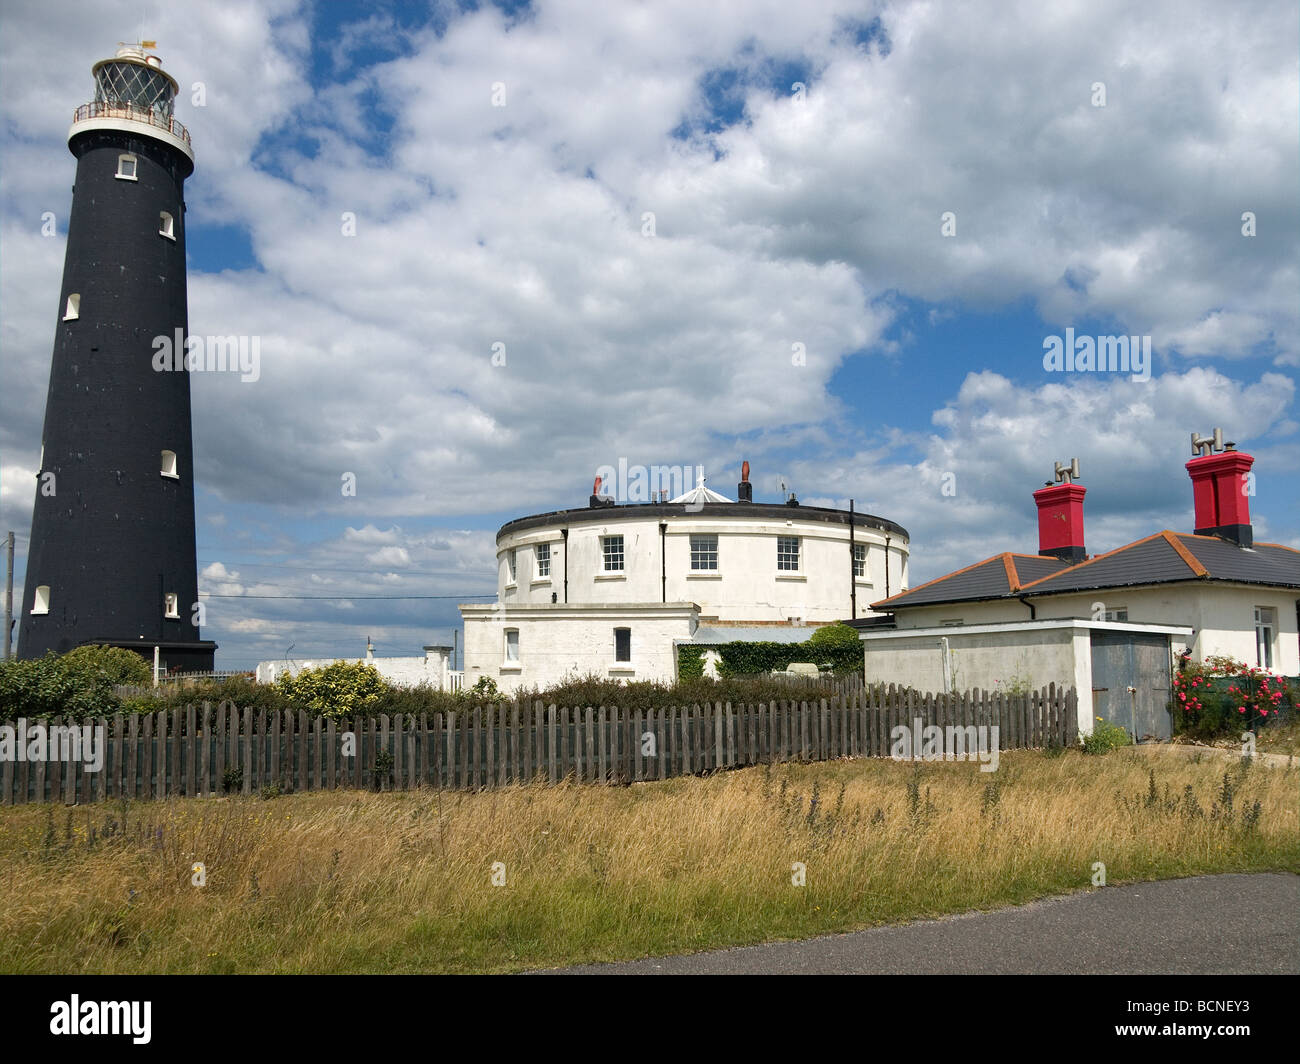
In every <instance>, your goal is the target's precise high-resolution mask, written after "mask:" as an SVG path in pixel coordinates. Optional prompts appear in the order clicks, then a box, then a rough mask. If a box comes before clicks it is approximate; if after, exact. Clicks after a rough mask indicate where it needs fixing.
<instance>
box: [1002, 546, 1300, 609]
mask: <svg viewBox="0 0 1300 1064" xmlns="http://www.w3.org/2000/svg"><path fill="white" fill-rule="evenodd" d="M1175 544H1178V546H1175ZM1179 546H1181V547H1182V551H1180V550H1179ZM1186 580H1216V581H1219V580H1221V581H1227V582H1231V583H1241V584H1265V585H1268V586H1271V587H1300V552H1297V551H1293V550H1289V549H1288V548H1286V547H1279V546H1275V545H1273V544H1269V543H1259V544H1256V545H1255V546H1254V547H1253V548H1246V547H1239V546H1237V545H1236V544H1235V543H1229V542H1228V541H1227V540H1223V539H1219V538H1218V537H1217V536H1194V535H1188V534H1185V533H1178V532H1169V531H1165V532H1159V533H1157V534H1156V535H1154V536H1149V537H1148V538H1146V539H1140V540H1138V541H1137V542H1136V543H1130V544H1128V545H1127V546H1125V547H1120V548H1119V549H1118V550H1113V551H1111V552H1110V553H1108V554H1102V555H1098V556H1097V557H1096V558H1093V559H1092V560H1090V561H1086V562H1081V563H1080V564H1078V565H1075V566H1071V567H1070V568H1069V569H1067V570H1065V571H1064V572H1062V573H1058V574H1056V575H1055V576H1051V577H1048V578H1047V579H1044V580H1039V581H1038V582H1036V583H1034V584H1033V585H1031V586H1030V587H1027V588H1026V590H1025V593H1026V594H1034V595H1047V594H1054V593H1060V592H1064V591H1083V590H1090V589H1092V588H1103V587H1132V586H1133V585H1137V584H1167V583H1175V582H1182V581H1186Z"/></svg>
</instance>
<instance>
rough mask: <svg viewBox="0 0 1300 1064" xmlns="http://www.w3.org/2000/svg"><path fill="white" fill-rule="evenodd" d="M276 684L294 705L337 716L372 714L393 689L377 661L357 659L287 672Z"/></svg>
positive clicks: (321, 715) (334, 717) (292, 705)
mask: <svg viewBox="0 0 1300 1064" xmlns="http://www.w3.org/2000/svg"><path fill="white" fill-rule="evenodd" d="M276 686H277V687H278V688H279V689H280V693H281V694H282V695H283V696H284V698H285V699H286V700H287V701H288V703H289V705H290V707H291V708H292V709H295V710H299V709H301V710H306V711H307V712H308V713H309V714H311V715H312V716H320V717H328V718H330V719H333V720H340V719H342V718H345V717H351V716H353V715H354V714H358V713H360V714H362V715H369V714H370V713H372V712H374V711H375V708H374V707H375V706H376V705H378V703H379V702H380V700H381V699H382V698H383V697H384V696H385V695H386V694H387V693H388V692H389V690H390V688H389V687H388V685H387V684H386V683H384V681H383V678H382V677H381V676H380V675H379V671H378V670H377V669H376V668H375V667H374V666H373V665H366V664H363V663H362V662H354V661H336V662H334V663H333V664H332V665H325V666H322V667H321V668H319V669H304V670H303V671H302V672H300V673H298V674H297V675H296V676H290V675H287V674H286V675H284V676H281V677H280V679H279V680H277V681H276Z"/></svg>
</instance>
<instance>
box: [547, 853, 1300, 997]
mask: <svg viewBox="0 0 1300 1064" xmlns="http://www.w3.org/2000/svg"><path fill="white" fill-rule="evenodd" d="M1251 973H1263V974H1285V973H1290V974H1296V973H1300V876H1295V875H1286V874H1271V873H1269V874H1258V875H1223V876H1199V877H1196V878H1194V879H1174V880H1165V881H1162V882H1158V883H1139V884H1134V885H1131V886H1123V887H1107V888H1105V889H1102V890H1096V891H1090V892H1087V893H1082V894H1072V895H1068V896H1065V897H1060V898H1050V899H1047V900H1045V901H1037V902H1032V903H1031V904H1029V905H1022V906H1019V907H1017V908H1014V909H1001V910H999V911H997V912H991V913H968V914H964V915H961V916H952V917H947V918H945V919H942V920H926V921H923V922H919V923H913V924H904V925H902V926H898V927H878V928H873V929H872V930H870V931H856V932H853V933H851V934H847V935H830V936H827V937H825V938H814V939H808V940H806V941H802V942H771V943H767V944H766V945H762V946H746V947H742V948H739V949H728V950H717V951H714V952H711V953H696V954H691V955H688V956H682V957H656V958H650V959H646V960H637V961H627V962H622V963H618V964H593V965H584V966H582V967H578V968H565V969H558V970H557V974H585V975H800V974H808V975H813V974H823V975H867V974H872V975H900V974H917V975H942V974H958V975H967V974H969V975H975V974H998V975H1004V974H1031V975H1047V974H1078V975H1145V974H1167V975H1223V974H1233V975H1239V974H1251Z"/></svg>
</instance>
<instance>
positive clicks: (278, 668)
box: [257, 647, 451, 690]
mask: <svg viewBox="0 0 1300 1064" xmlns="http://www.w3.org/2000/svg"><path fill="white" fill-rule="evenodd" d="M340 661H347V662H351V663H353V664H357V665H373V666H374V667H375V670H376V671H377V672H378V673H379V675H380V676H381V677H383V679H384V680H385V681H386V682H387V683H390V684H392V685H393V686H394V687H419V686H421V685H428V686H429V687H434V688H437V689H438V690H443V689H445V688H446V686H447V670H448V668H449V667H450V663H451V648H450V647H429V648H428V649H426V651H425V655H424V657H419V658H311V659H305V660H302V661H292V662H286V661H284V660H280V661H262V662H258V665H257V682H258V683H274V682H275V681H276V680H278V679H279V678H280V677H281V676H284V675H286V674H288V675H292V676H296V675H298V673H300V672H305V671H306V670H308V669H321V668H324V667H325V666H326V665H334V664H336V663H337V662H340Z"/></svg>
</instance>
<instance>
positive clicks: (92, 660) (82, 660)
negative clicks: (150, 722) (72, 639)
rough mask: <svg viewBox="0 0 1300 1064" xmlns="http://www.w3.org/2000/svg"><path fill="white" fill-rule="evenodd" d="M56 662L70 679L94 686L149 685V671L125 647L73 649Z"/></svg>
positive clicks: (146, 666)
mask: <svg viewBox="0 0 1300 1064" xmlns="http://www.w3.org/2000/svg"><path fill="white" fill-rule="evenodd" d="M60 661H61V662H62V664H63V667H64V668H65V669H67V670H68V671H69V672H70V673H71V674H73V675H74V676H77V677H79V678H84V679H85V680H87V681H93V682H94V683H95V684H109V685H113V684H123V685H127V686H131V687H147V686H148V685H149V684H151V683H153V668H152V667H151V666H150V665H149V663H148V662H146V661H145V660H144V658H142V657H141V656H140V655H139V654H137V653H136V652H135V651H133V650H127V649H126V648H125V647H95V646H86V647H77V648H76V649H75V650H70V651H68V653H66V654H64V655H63V657H62V658H60Z"/></svg>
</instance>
